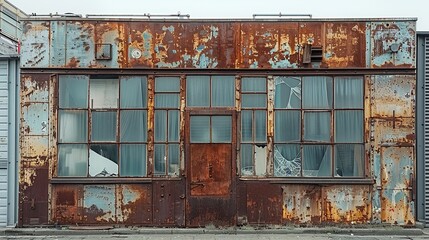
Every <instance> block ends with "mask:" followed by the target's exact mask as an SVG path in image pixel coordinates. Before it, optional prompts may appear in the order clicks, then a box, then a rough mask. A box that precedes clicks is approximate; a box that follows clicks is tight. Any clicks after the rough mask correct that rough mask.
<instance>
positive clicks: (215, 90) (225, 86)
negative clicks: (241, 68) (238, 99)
mask: <svg viewBox="0 0 429 240" xmlns="http://www.w3.org/2000/svg"><path fill="white" fill-rule="evenodd" d="M234 105H235V77H234V76H187V77H186V106H187V107H206V108H208V107H213V108H216V107H218V108H220V107H234Z"/></svg>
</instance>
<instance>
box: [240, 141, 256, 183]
mask: <svg viewBox="0 0 429 240" xmlns="http://www.w3.org/2000/svg"><path fill="white" fill-rule="evenodd" d="M240 157H241V175H243V176H249V175H253V174H254V173H255V168H254V167H253V145H252V144H241V149H240Z"/></svg>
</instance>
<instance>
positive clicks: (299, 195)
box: [282, 185, 322, 224]
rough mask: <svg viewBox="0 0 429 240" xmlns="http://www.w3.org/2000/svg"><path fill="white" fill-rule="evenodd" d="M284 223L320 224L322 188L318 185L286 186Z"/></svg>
mask: <svg viewBox="0 0 429 240" xmlns="http://www.w3.org/2000/svg"><path fill="white" fill-rule="evenodd" d="M282 191H283V204H282V206H283V214H282V221H283V223H294V224H320V223H321V219H322V197H321V187H320V186H317V185H284V186H282Z"/></svg>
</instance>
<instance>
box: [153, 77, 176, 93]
mask: <svg viewBox="0 0 429 240" xmlns="http://www.w3.org/2000/svg"><path fill="white" fill-rule="evenodd" d="M155 92H180V78H179V77H157V78H156V79H155Z"/></svg>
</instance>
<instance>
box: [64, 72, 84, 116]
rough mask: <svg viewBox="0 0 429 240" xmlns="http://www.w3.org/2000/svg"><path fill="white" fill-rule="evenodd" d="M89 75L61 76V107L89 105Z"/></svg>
mask: <svg viewBox="0 0 429 240" xmlns="http://www.w3.org/2000/svg"><path fill="white" fill-rule="evenodd" d="M88 80H89V78H88V76H70V75H62V76H61V75H60V76H59V105H60V108H87V107H88Z"/></svg>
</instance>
